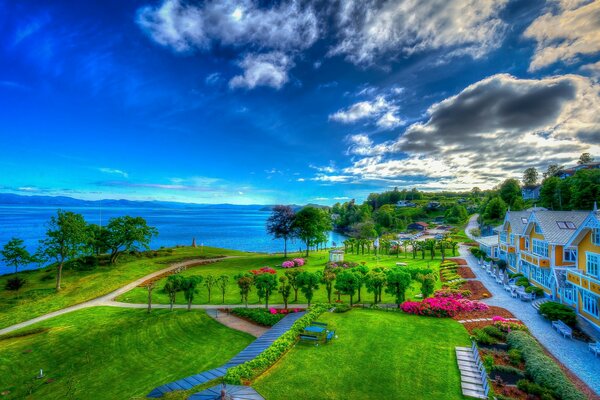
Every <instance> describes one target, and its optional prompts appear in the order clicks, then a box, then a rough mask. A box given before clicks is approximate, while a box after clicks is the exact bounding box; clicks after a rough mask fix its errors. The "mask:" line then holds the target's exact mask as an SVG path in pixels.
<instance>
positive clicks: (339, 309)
mask: <svg viewBox="0 0 600 400" xmlns="http://www.w3.org/2000/svg"><path fill="white" fill-rule="evenodd" d="M351 308H352V307H350V305H349V304H346V303H339V304H336V305H335V308H334V309H333V312H334V313H345V312H347V311H350V310H351Z"/></svg>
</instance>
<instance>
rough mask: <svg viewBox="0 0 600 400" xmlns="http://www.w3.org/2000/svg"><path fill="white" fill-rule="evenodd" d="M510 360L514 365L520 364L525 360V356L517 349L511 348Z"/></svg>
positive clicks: (509, 352)
mask: <svg viewBox="0 0 600 400" xmlns="http://www.w3.org/2000/svg"><path fill="white" fill-rule="evenodd" d="M508 360H509V361H510V363H511V364H512V365H519V364H521V363H522V362H523V356H522V355H521V352H520V351H519V350H517V349H510V350H509V351H508Z"/></svg>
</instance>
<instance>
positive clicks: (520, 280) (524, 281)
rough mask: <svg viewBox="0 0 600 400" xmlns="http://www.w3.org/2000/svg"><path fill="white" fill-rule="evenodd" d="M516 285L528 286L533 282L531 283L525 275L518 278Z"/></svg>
mask: <svg viewBox="0 0 600 400" xmlns="http://www.w3.org/2000/svg"><path fill="white" fill-rule="evenodd" d="M515 285H517V286H523V287H528V286H531V283H529V279H527V278H525V277H524V276H522V277H520V278H518V279H517V281H516V282H515Z"/></svg>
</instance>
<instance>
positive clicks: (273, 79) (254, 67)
mask: <svg viewBox="0 0 600 400" xmlns="http://www.w3.org/2000/svg"><path fill="white" fill-rule="evenodd" d="M239 65H240V67H242V68H243V69H244V74H243V75H237V76H234V77H233V78H231V80H230V81H229V87H230V88H232V89H237V88H246V89H254V88H255V87H257V86H269V87H272V88H275V89H280V88H281V87H282V86H283V85H284V84H285V83H286V82H287V81H288V79H289V78H288V71H289V69H290V68H292V67H293V66H294V63H293V61H292V60H291V59H290V58H289V57H288V56H287V55H285V54H284V53H282V52H271V53H266V54H247V55H246V56H245V57H244V58H243V59H242V61H240V63H239Z"/></svg>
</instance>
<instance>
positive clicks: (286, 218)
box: [267, 205, 332, 257]
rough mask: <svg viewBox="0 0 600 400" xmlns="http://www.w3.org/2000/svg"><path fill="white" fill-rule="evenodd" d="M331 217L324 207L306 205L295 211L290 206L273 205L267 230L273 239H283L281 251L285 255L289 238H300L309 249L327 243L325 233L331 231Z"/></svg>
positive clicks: (307, 251)
mask: <svg viewBox="0 0 600 400" xmlns="http://www.w3.org/2000/svg"><path fill="white" fill-rule="evenodd" d="M331 229H332V224H331V217H330V215H329V212H328V211H327V210H325V209H322V208H318V207H312V206H307V207H304V208H302V209H301V210H300V211H298V212H295V211H294V209H293V208H292V207H290V206H284V205H278V206H275V207H273V211H272V214H271V216H270V217H269V218H268V220H267V232H268V233H269V234H270V235H271V236H273V237H274V238H275V239H283V253H284V257H287V243H288V241H289V240H291V239H300V240H301V241H302V242H303V243H304V244H305V246H306V256H307V257H308V254H309V249H310V248H311V247H313V246H318V245H320V244H322V243H327V233H328V232H329V231H331Z"/></svg>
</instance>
